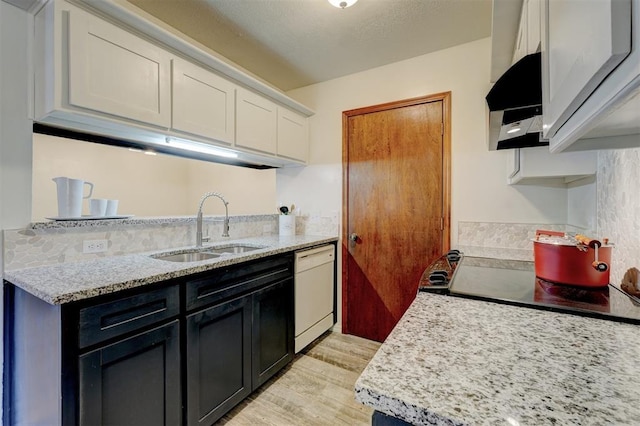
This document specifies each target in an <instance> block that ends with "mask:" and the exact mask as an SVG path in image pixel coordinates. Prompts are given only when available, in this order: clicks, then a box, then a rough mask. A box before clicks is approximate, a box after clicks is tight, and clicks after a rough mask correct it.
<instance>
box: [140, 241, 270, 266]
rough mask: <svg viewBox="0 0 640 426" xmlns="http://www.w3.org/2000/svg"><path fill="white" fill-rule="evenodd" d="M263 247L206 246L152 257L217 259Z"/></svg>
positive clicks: (179, 260) (159, 258) (170, 259)
mask: <svg viewBox="0 0 640 426" xmlns="http://www.w3.org/2000/svg"><path fill="white" fill-rule="evenodd" d="M261 248H264V247H256V246H247V245H243V244H231V245H226V246H219V247H205V248H202V249H200V250H197V251H189V252H187V253H177V254H155V255H153V256H151V257H153V258H154V259H158V260H166V261H168V262H199V261H201V260H209V259H216V258H219V257H221V256H230V255H233V254H242V253H246V252H249V251H253V250H259V249H261Z"/></svg>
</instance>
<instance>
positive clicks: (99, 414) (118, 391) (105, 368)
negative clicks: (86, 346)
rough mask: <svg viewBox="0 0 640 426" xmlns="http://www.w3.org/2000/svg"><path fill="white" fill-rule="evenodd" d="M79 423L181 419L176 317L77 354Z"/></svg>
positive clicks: (163, 422) (174, 421)
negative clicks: (162, 323)
mask: <svg viewBox="0 0 640 426" xmlns="http://www.w3.org/2000/svg"><path fill="white" fill-rule="evenodd" d="M78 366H79V384H80V392H79V396H80V398H79V407H80V413H79V417H80V424H81V425H105V426H106V425H137V426H143V425H149V426H158V425H178V424H180V423H182V403H181V387H180V326H179V322H178V320H175V321H172V322H170V323H169V324H166V325H163V326H161V327H158V328H155V329H152V330H149V331H146V332H144V333H143V334H139V335H135V336H133V337H130V338H128V339H124V340H122V341H119V342H115V343H112V344H109V345H107V346H104V347H101V348H98V349H95V350H93V351H91V352H88V353H86V354H84V355H81V356H80V358H79V364H78Z"/></svg>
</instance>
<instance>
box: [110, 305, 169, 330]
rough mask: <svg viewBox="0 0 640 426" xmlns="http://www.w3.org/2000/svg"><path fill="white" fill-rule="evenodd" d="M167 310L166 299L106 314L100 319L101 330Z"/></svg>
mask: <svg viewBox="0 0 640 426" xmlns="http://www.w3.org/2000/svg"><path fill="white" fill-rule="evenodd" d="M166 310H167V303H166V300H158V301H155V302H151V303H147V304H144V305H140V306H136V307H134V308H131V309H126V310H122V311H118V312H117V313H114V314H111V315H105V316H103V317H102V318H101V320H100V330H108V329H110V328H113V327H118V326H120V325H123V324H127V323H130V322H133V321H137V320H140V319H142V318H145V317H148V316H151V315H155V314H158V313H160V312H164V311H166Z"/></svg>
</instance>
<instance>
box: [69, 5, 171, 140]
mask: <svg viewBox="0 0 640 426" xmlns="http://www.w3.org/2000/svg"><path fill="white" fill-rule="evenodd" d="M68 46H69V83H68V84H69V92H68V99H69V105H71V106H73V107H79V108H86V109H89V110H93V111H97V112H100V113H105V114H110V115H114V116H118V117H122V118H125V119H127V120H135V121H140V122H143V123H147V124H152V125H156V126H160V127H165V128H167V127H169V126H170V123H171V93H170V90H171V82H170V65H171V56H170V55H169V53H167V52H165V51H163V50H161V49H158V48H157V47H156V46H154V45H152V44H151V43H148V42H147V41H145V40H143V39H141V38H139V37H136V36H134V35H132V34H131V33H129V32H127V31H124V30H122V29H120V28H118V27H116V26H115V25H112V24H110V23H108V22H105V21H103V20H101V19H98V18H96V17H94V16H91V15H89V14H87V13H84V12H82V11H79V10H76V9H74V10H70V11H69V39H68Z"/></svg>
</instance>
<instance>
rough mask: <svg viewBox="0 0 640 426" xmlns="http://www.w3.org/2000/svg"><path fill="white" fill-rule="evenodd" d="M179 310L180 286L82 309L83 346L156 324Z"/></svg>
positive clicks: (81, 338)
mask: <svg viewBox="0 0 640 426" xmlns="http://www.w3.org/2000/svg"><path fill="white" fill-rule="evenodd" d="M179 312H180V294H179V287H178V286H177V285H173V286H171V287H167V288H162V289H158V290H153V291H149V292H145V293H143V294H139V295H135V296H129V297H124V298H122V299H118V300H115V301H111V302H107V303H102V304H100V305H95V306H91V307H88V308H84V309H81V310H80V324H79V328H80V329H79V336H78V340H79V345H80V348H85V347H87V346H90V345H93V344H96V343H99V342H102V341H105V340H107V339H110V338H112V337H116V336H119V335H122V334H125V333H128V332H130V331H134V330H137V329H140V328H142V327H146V326H148V325H152V324H155V323H157V322H160V321H163V320H165V319H168V318H171V317H173V316H175V315H178V314H179Z"/></svg>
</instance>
